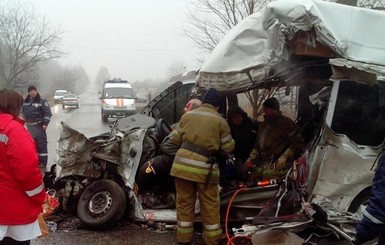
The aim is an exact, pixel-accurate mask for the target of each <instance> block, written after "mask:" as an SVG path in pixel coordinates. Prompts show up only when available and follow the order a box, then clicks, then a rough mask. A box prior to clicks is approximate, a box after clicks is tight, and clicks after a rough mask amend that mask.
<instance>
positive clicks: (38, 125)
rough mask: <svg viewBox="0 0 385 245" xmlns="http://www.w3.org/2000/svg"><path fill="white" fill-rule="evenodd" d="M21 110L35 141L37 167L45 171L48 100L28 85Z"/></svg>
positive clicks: (48, 115) (49, 118) (49, 112)
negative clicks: (37, 159)
mask: <svg viewBox="0 0 385 245" xmlns="http://www.w3.org/2000/svg"><path fill="white" fill-rule="evenodd" d="M22 112H23V118H24V119H25V121H26V125H27V129H28V131H29V133H30V134H31V136H32V138H33V139H34V141H35V142H36V148H37V152H38V154H39V168H40V170H41V171H42V172H45V171H47V170H46V167H47V162H48V150H47V133H46V129H47V127H48V124H49V122H50V120H51V117H52V113H51V108H50V106H49V104H48V101H47V100H46V99H44V98H43V97H41V96H40V94H39V93H38V92H37V89H36V87H35V86H34V85H30V86H29V87H28V96H27V97H26V98H25V100H24V104H23V108H22Z"/></svg>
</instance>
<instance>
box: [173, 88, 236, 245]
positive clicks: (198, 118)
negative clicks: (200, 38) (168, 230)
mask: <svg viewBox="0 0 385 245" xmlns="http://www.w3.org/2000/svg"><path fill="white" fill-rule="evenodd" d="M221 100H222V97H221V95H220V93H219V92H218V91H217V90H216V89H214V88H210V89H209V90H208V91H207V92H206V93H205V95H204V96H203V98H202V103H203V105H202V106H201V107H199V108H198V109H195V110H192V111H190V112H188V113H186V114H184V115H183V116H182V118H181V120H180V121H179V125H178V127H177V128H176V129H175V130H173V131H172V132H171V140H172V141H173V142H174V143H175V144H177V145H180V149H179V150H178V151H177V153H176V156H175V159H174V162H173V165H172V168H171V175H172V176H174V177H175V188H176V210H177V240H178V243H179V244H191V242H192V241H191V240H192V236H193V227H194V226H193V225H194V219H195V202H196V199H197V194H198V198H199V203H200V217H201V219H202V223H203V239H204V242H205V244H208V245H217V244H218V243H219V242H220V239H221V235H222V229H221V224H220V210H219V209H220V200H219V186H218V183H219V167H218V164H217V161H216V159H215V158H214V156H215V154H217V153H218V152H224V153H231V152H232V151H233V150H234V140H233V138H232V137H231V134H230V128H229V126H228V124H227V122H226V120H225V119H224V118H223V117H222V116H221V115H220V114H219V113H218V112H217V111H218V108H219V105H220V104H221V103H222V102H221Z"/></svg>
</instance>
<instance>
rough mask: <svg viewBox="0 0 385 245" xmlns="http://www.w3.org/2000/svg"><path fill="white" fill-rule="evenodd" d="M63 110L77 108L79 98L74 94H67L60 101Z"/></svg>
mask: <svg viewBox="0 0 385 245" xmlns="http://www.w3.org/2000/svg"><path fill="white" fill-rule="evenodd" d="M62 106H63V109H65V108H66V107H68V106H70V107H76V108H79V98H78V96H77V95H76V94H71V93H67V94H65V95H64V96H63V99H62Z"/></svg>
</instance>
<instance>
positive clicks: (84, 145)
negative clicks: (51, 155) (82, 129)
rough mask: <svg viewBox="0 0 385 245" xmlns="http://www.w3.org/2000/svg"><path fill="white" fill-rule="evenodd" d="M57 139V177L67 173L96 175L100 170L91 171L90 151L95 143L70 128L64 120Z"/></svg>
mask: <svg viewBox="0 0 385 245" xmlns="http://www.w3.org/2000/svg"><path fill="white" fill-rule="evenodd" d="M61 124H62V127H63V129H62V131H61V133H60V138H59V141H58V150H57V154H58V161H57V164H58V165H59V166H60V167H61V170H60V173H59V176H58V178H62V177H65V176H69V175H81V176H86V177H98V175H99V173H100V171H93V165H92V164H91V153H92V152H94V151H95V149H96V147H97V145H95V144H94V143H93V142H92V141H91V140H89V139H88V138H87V137H86V136H84V134H81V133H79V132H78V131H76V130H74V129H72V128H71V127H70V126H68V125H66V124H65V123H64V122H61Z"/></svg>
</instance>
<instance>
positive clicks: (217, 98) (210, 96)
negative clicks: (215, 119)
mask: <svg viewBox="0 0 385 245" xmlns="http://www.w3.org/2000/svg"><path fill="white" fill-rule="evenodd" d="M202 103H203V104H205V103H207V104H211V105H213V106H215V107H218V106H219V105H220V104H221V103H222V96H221V94H220V93H219V92H218V90H216V89H215V88H210V89H209V90H207V92H206V93H205V94H204V95H203V98H202Z"/></svg>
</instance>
